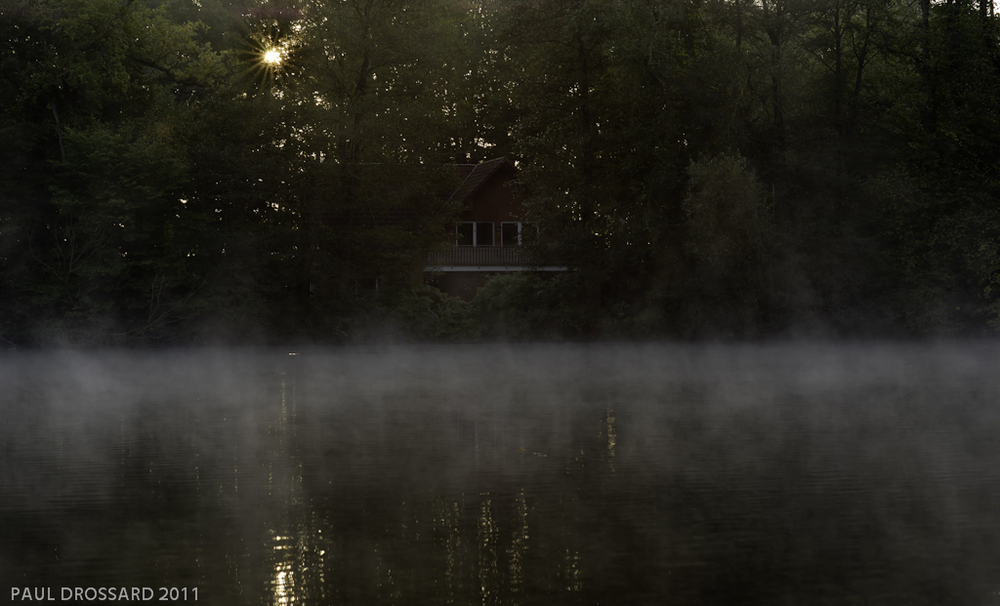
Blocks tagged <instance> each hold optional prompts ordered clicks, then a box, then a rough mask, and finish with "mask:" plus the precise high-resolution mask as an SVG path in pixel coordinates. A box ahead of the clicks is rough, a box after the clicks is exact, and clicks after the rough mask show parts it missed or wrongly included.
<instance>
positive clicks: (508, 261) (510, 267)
mask: <svg viewBox="0 0 1000 606" xmlns="http://www.w3.org/2000/svg"><path fill="white" fill-rule="evenodd" d="M427 264H428V265H430V266H433V267H434V268H435V269H437V268H439V267H440V268H441V269H442V271H449V269H447V268H468V269H465V270H464V271H486V270H485V269H479V268H487V267H488V268H491V269H492V268H495V269H492V271H520V270H521V269H522V268H527V266H528V265H529V262H528V259H527V255H525V254H524V251H523V249H521V248H519V247H516V246H453V247H451V248H450V249H449V250H446V251H442V252H432V253H430V254H429V255H428V256H427ZM450 271H463V270H461V269H451V270H450Z"/></svg>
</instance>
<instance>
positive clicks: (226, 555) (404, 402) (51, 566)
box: [0, 343, 1000, 605]
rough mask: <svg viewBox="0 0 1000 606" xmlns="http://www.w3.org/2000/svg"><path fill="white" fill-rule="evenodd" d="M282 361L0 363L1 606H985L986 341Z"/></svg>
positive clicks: (15, 358)
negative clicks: (107, 594) (141, 602)
mask: <svg viewBox="0 0 1000 606" xmlns="http://www.w3.org/2000/svg"><path fill="white" fill-rule="evenodd" d="M289 353H290V352H288V351H287V350H282V351H274V350H196V351H185V352H157V353H144V352H123V351H110V352H92V353H87V354H79V353H75V354H74V353H52V352H47V353H26V354H22V353H14V354H6V355H5V356H4V357H2V358H0V385H3V389H2V391H0V414H2V417H0V418H2V421H0V436H2V441H3V455H2V459H0V528H2V533H0V583H2V584H3V586H2V587H0V591H3V592H4V593H5V595H7V594H8V593H9V592H13V593H11V595H15V594H17V595H19V596H21V597H23V591H24V590H26V589H31V590H38V589H42V590H44V589H49V590H50V591H51V593H52V594H54V597H55V598H56V600H58V599H59V598H60V593H59V592H60V591H61V590H65V588H71V589H72V588H94V590H95V591H96V590H97V589H99V588H104V589H106V590H109V589H113V588H118V589H120V588H125V589H126V590H127V591H131V588H133V587H138V588H143V587H149V588H152V589H153V590H155V591H156V594H155V595H156V599H158V598H159V597H160V596H161V595H163V594H161V590H159V588H160V587H165V588H167V590H166V591H168V592H169V590H170V588H174V590H175V592H176V593H175V594H174V597H176V598H177V600H175V601H184V600H183V598H184V597H185V595H186V598H187V601H188V602H193V601H195V600H194V598H195V593H194V590H195V589H197V601H199V602H205V603H209V604H213V605H215V604H222V605H225V604H262V603H263V604H293V603H296V604H448V603H453V604H653V603H670V604H682V605H684V604H908V605H914V604H935V605H940V604H998V603H1000V593H998V592H1000V482H998V480H1000V407H998V404H1000V397H998V396H1000V381H998V378H997V372H996V371H997V368H998V365H997V362H998V360H1000V356H998V354H1000V348H998V347H996V346H993V345H983V344H962V343H951V344H943V345H923V346H902V345H879V344H865V345H852V346H847V345H837V346H832V345H828V346H802V345H795V346H792V345H774V346H767V347H757V346H690V347H682V346H641V347H640V346H635V347H611V346H600V347H596V346H595V347H580V346H565V347H540V346H524V347H517V346H504V347H500V346H496V347H487V346H476V347H471V346H469V347H423V348H409V349H351V350H314V351H297V352H292V353H295V354H297V355H289ZM181 590H186V591H187V593H186V594H183V593H181ZM167 597H168V598H169V597H171V596H170V595H169V594H167Z"/></svg>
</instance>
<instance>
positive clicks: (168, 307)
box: [0, 0, 1000, 344]
mask: <svg viewBox="0 0 1000 606" xmlns="http://www.w3.org/2000/svg"><path fill="white" fill-rule="evenodd" d="M267 51H273V52H274V53H277V54H276V55H271V56H272V58H274V57H277V60H274V61H270V62H269V61H265V53H266V52H267ZM0 85H2V86H4V88H5V90H6V91H8V94H6V95H4V96H3V98H0V137H2V139H3V141H4V142H5V145H4V146H0V339H2V341H0V344H11V343H24V344H33V343H35V344H45V343H58V342H72V343H91V344H128V343H163V342H177V341H203V342H204V341H247V342H258V341H273V340H282V339H284V340H312V341H345V340H351V339H359V338H394V339H429V340H468V339H487V338H499V339H509V340H532V339H557V338H602V337H606V338H653V337H675V338H688V337H703V336H724V337H750V336H759V335H773V334H794V333H798V332H805V333H807V334H815V333H817V332H819V333H824V334H830V333H832V334H865V333H878V334H900V333H908V334H988V333H990V332H991V331H993V330H995V329H996V327H998V326H1000V214H998V212H1000V211H998V210H997V209H998V208H1000V204H998V201H1000V200H998V198H1000V172H998V171H1000V168H998V164H997V162H996V158H997V157H1000V21H998V19H997V17H996V16H995V15H994V14H993V12H992V11H991V10H989V6H988V3H985V2H981V3H978V4H975V5H974V4H972V3H970V2H968V1H953V2H945V3H935V4H932V3H930V2H923V3H920V4H919V6H915V5H912V4H908V3H906V2H902V0H816V1H810V2H805V1H802V0H762V1H760V2H749V1H747V0H726V1H717V2H704V1H701V0H621V1H618V2H601V1H597V0H424V1H422V2H411V1H408V0H343V1H340V2H327V1H322V0H199V1H198V2H190V1H189V0H6V1H5V2H4V3H2V5H0ZM508 153H509V154H510V155H511V156H512V157H513V158H514V159H515V160H516V161H517V162H518V165H519V167H520V177H519V179H518V183H517V191H518V193H519V194H520V195H521V196H522V197H523V199H524V201H525V208H524V216H523V217H522V219H523V220H524V221H525V222H527V223H530V224H533V225H534V226H537V228H538V237H537V239H535V240H534V241H532V242H530V243H528V244H527V246H526V247H527V248H528V249H529V252H530V253H531V254H532V255H533V257H534V259H535V261H536V262H537V263H538V264H540V265H551V264H555V265H564V266H567V267H569V269H570V270H569V271H567V272H561V273H557V274H555V275H548V274H542V273H530V272H529V273H523V274H517V275H507V276H495V277H493V278H492V279H490V280H489V281H488V283H487V284H486V286H484V287H483V288H482V289H481V290H480V292H479V295H478V296H477V297H476V299H475V300H474V301H472V302H471V303H465V302H461V301H459V300H457V299H455V298H453V297H450V296H447V295H444V294H443V293H440V292H438V291H435V290H434V289H431V288H430V287H426V286H423V285H422V284H420V281H421V280H420V274H421V269H422V268H421V265H422V263H421V261H422V259H423V258H424V256H425V254H426V253H427V251H429V250H432V249H434V248H435V247H437V246H439V245H440V243H441V242H442V241H444V234H445V233H446V231H447V230H448V229H450V228H451V227H452V226H453V224H454V221H455V220H456V219H457V216H458V212H459V211H460V210H461V209H460V208H457V207H456V206H455V204H453V203H450V202H449V201H448V194H449V193H450V192H451V191H454V189H455V187H456V185H457V184H456V183H455V175H454V174H453V173H454V171H453V170H451V169H450V168H448V167H447V165H448V164H449V163H452V162H456V161H459V162H468V161H477V160H480V159H485V158H487V157H496V156H499V155H503V154H508ZM546 276H547V277H546Z"/></svg>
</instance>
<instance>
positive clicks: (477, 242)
mask: <svg viewBox="0 0 1000 606" xmlns="http://www.w3.org/2000/svg"><path fill="white" fill-rule="evenodd" d="M455 235H456V236H457V244H458V245H459V246H493V223H492V222H489V221H476V222H472V221H465V222H463V223H459V224H458V227H456V231H455Z"/></svg>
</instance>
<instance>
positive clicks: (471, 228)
mask: <svg viewBox="0 0 1000 606" xmlns="http://www.w3.org/2000/svg"><path fill="white" fill-rule="evenodd" d="M456 229H457V235H458V245H459V246H475V245H476V240H475V235H476V224H475V223H459V225H458V227H457V228H456Z"/></svg>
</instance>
